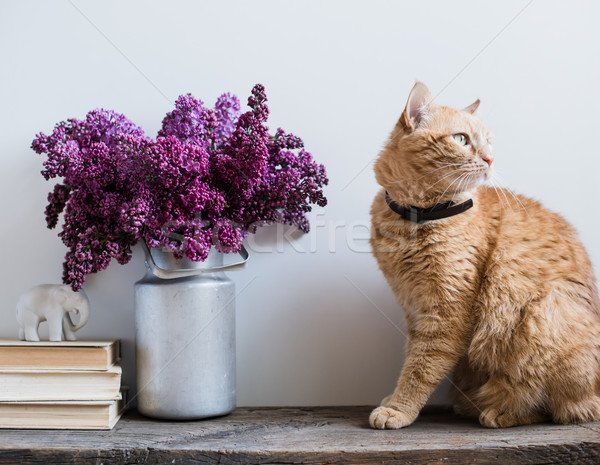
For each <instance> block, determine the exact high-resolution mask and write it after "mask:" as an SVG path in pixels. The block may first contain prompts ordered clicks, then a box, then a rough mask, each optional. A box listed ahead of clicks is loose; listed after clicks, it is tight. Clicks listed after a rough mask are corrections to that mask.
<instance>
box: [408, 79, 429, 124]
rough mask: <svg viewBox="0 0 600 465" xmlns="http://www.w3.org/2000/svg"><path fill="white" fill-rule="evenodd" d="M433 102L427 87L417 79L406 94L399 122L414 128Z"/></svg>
mask: <svg viewBox="0 0 600 465" xmlns="http://www.w3.org/2000/svg"><path fill="white" fill-rule="evenodd" d="M432 104H433V97H432V96H431V92H430V91H429V88H428V87H427V86H426V85H425V84H423V83H422V82H420V81H417V82H416V83H415V85H414V87H413V88H412V90H411V91H410V94H409V95H408V101H407V102H406V108H405V109H404V112H402V116H400V122H401V123H402V125H403V126H404V127H405V128H407V129H411V130H412V129H415V128H416V127H417V126H418V125H419V123H421V121H422V120H423V116H424V115H425V114H426V113H427V111H428V107H429V106H430V105H432Z"/></svg>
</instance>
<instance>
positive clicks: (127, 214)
mask: <svg viewBox="0 0 600 465" xmlns="http://www.w3.org/2000/svg"><path fill="white" fill-rule="evenodd" d="M266 102H267V97H266V95H265V90H264V87H263V86H261V85H260V84H257V85H256V86H255V87H254V88H253V89H252V93H251V96H250V97H249V98H248V106H249V107H250V109H249V110H248V111H247V112H245V113H244V114H242V115H240V105H239V101H238V99H237V97H235V96H232V95H230V94H223V95H222V96H221V97H219V99H218V100H217V102H216V104H215V108H214V110H212V109H207V108H205V107H204V105H203V103H202V101H201V100H198V99H196V98H195V97H193V96H192V95H190V94H187V95H182V96H180V97H179V98H178V99H177V101H176V103H175V109H174V110H173V111H171V112H169V113H168V114H167V115H166V116H165V118H164V120H163V123H162V129H161V130H160V132H159V134H158V137H157V138H156V139H155V140H152V139H149V138H147V137H146V136H145V135H144V133H143V131H142V130H141V129H140V128H139V127H138V126H136V125H135V124H133V123H132V122H131V121H129V120H128V119H127V118H125V116H123V115H119V114H117V113H115V112H112V111H107V110H94V111H91V112H90V113H88V115H87V116H86V119H85V120H84V121H79V120H77V119H69V120H67V121H66V122H61V123H59V124H58V125H57V126H56V127H55V129H54V131H53V132H52V134H51V135H50V136H47V135H45V134H43V133H40V134H38V135H37V136H36V138H35V139H34V141H33V143H32V148H33V149H34V150H35V151H36V152H37V153H39V154H46V160H45V161H44V170H43V171H42V175H43V176H44V177H45V178H46V179H51V178H63V182H62V183H59V184H56V185H55V187H54V189H53V191H52V192H51V193H50V194H49V195H48V206H47V207H46V221H47V224H48V227H49V228H54V227H56V225H57V224H58V219H59V216H60V215H61V213H63V214H64V223H63V225H62V231H61V232H60V233H59V236H60V237H61V239H62V241H63V242H64V243H65V245H66V246H67V247H68V248H69V250H68V252H67V254H66V257H65V262H64V264H63V281H64V282H65V283H68V284H70V285H71V286H72V288H73V289H74V290H78V289H80V288H81V286H82V284H83V282H84V281H85V277H86V276H87V275H88V274H89V273H94V272H97V271H100V270H102V269H104V268H106V267H107V266H108V264H109V263H110V260H111V258H114V259H116V260H117V262H118V263H120V264H125V263H127V262H128V261H129V260H130V259H131V247H133V246H134V245H135V244H136V243H137V241H139V240H144V241H145V242H146V244H147V245H148V246H149V247H164V248H166V249H167V250H171V251H172V252H173V253H174V255H175V257H177V258H181V257H184V256H185V257H188V258H190V259H192V260H196V261H202V260H205V259H206V257H207V256H208V253H209V251H210V249H211V247H213V246H214V247H215V248H216V249H217V250H218V251H219V252H223V253H234V252H238V251H239V250H240V248H241V247H242V243H243V240H244V238H246V237H247V235H248V234H249V233H253V232H255V231H256V228H257V226H259V225H263V224H270V223H275V222H280V223H286V224H290V225H295V226H297V227H298V228H300V229H301V230H302V231H304V232H308V230H309V224H308V219H307V217H306V213H307V212H309V211H310V210H311V208H312V207H311V205H312V204H316V205H319V206H324V205H326V203H327V201H326V199H325V197H324V195H323V191H322V188H323V186H324V185H326V184H327V182H328V180H327V176H326V174H325V168H324V167H323V165H318V164H316V163H315V162H314V161H313V159H312V156H311V155H310V153H308V152H307V151H305V150H304V144H303V142H302V140H301V139H300V138H298V137H296V136H294V135H292V134H286V133H285V132H284V131H283V130H282V129H278V130H277V131H276V132H275V134H274V135H271V134H270V133H269V128H268V127H267V126H266V122H267V119H268V116H269V109H268V107H267V105H266Z"/></svg>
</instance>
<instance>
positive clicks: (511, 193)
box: [495, 172, 529, 218]
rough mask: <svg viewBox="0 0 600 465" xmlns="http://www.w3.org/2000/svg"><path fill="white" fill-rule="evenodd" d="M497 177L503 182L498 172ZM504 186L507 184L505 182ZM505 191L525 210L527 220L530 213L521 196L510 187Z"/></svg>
mask: <svg viewBox="0 0 600 465" xmlns="http://www.w3.org/2000/svg"><path fill="white" fill-rule="evenodd" d="M495 176H496V177H497V178H498V179H499V180H500V181H502V179H501V177H500V175H499V174H498V173H497V172H496V173H495ZM502 184H506V183H505V182H504V181H502ZM504 189H505V190H507V191H508V193H509V194H510V195H511V196H512V197H513V198H514V199H515V200H516V201H517V202H518V203H519V205H520V206H521V208H522V209H523V210H525V214H526V215H527V218H529V212H528V211H527V208H525V205H523V202H521V199H519V196H518V195H516V194H515V192H514V191H513V190H512V189H511V188H510V187H508V186H506V187H504Z"/></svg>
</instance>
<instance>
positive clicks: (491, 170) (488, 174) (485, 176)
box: [483, 165, 494, 181]
mask: <svg viewBox="0 0 600 465" xmlns="http://www.w3.org/2000/svg"><path fill="white" fill-rule="evenodd" d="M493 174H494V168H493V167H492V165H490V166H488V167H487V169H486V170H485V171H484V172H483V180H484V181H489V180H490V179H492V175H493Z"/></svg>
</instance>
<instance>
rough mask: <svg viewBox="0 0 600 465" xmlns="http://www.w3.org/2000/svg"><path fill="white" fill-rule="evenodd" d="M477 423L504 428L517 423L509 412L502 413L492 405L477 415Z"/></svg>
mask: <svg viewBox="0 0 600 465" xmlns="http://www.w3.org/2000/svg"><path fill="white" fill-rule="evenodd" d="M479 423H481V425H482V426H486V427H488V428H506V427H508V426H515V425H517V424H519V422H518V421H517V420H516V418H515V417H514V416H513V415H511V414H510V413H503V412H500V411H498V409H496V408H494V407H488V408H486V409H485V410H484V411H483V412H481V415H479Z"/></svg>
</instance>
